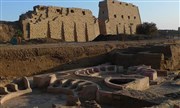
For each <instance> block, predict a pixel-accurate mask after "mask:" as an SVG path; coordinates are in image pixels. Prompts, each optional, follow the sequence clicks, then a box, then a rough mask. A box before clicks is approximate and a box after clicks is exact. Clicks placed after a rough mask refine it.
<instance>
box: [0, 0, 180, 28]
mask: <svg viewBox="0 0 180 108" xmlns="http://www.w3.org/2000/svg"><path fill="white" fill-rule="evenodd" d="M99 1H102V0H1V5H0V20H5V21H15V20H18V18H19V15H20V14H22V13H25V12H27V11H28V10H32V9H33V6H35V5H46V6H60V7H78V8H84V9H90V10H91V11H92V12H93V15H94V16H96V17H97V16H98V11H99V7H98V3H99ZM119 1H123V2H129V3H133V4H135V5H137V6H138V7H139V10H140V14H141V20H142V22H154V23H156V24H157V27H158V28H159V29H176V30H177V28H178V26H179V27H180V0H119Z"/></svg>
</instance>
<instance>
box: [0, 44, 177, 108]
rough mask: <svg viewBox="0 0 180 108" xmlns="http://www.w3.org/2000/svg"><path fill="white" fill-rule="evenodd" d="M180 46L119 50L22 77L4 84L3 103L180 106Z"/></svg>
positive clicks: (42, 107)
mask: <svg viewBox="0 0 180 108" xmlns="http://www.w3.org/2000/svg"><path fill="white" fill-rule="evenodd" d="M179 48H180V46H179V44H164V45H161V44H158V45H144V46H139V47H128V48H125V49H116V50H112V51H110V52H108V54H107V55H106V58H111V59H107V61H105V62H103V64H99V65H94V66H93V65H91V66H89V67H84V68H82V67H81V68H76V69H75V68H74V69H73V70H66V71H60V72H59V71H57V72H54V73H49V74H41V75H34V76H31V77H23V78H20V79H17V80H14V81H12V82H11V83H9V84H6V85H3V86H1V87H0V107H2V108H4V107H5V108H6V107H13V106H17V107H20V108H21V107H22V108H23V107H30V108H33V107H39V108H66V107H68V108H81V107H82V108H101V107H102V108H120V107H121V108H179V107H180V103H179V102H180V101H179V100H180V88H179V87H180V73H179V72H176V71H172V70H179V69H180V67H179V66H180V65H179V64H180V60H179V56H180V51H179ZM47 100H48V101H47ZM22 103H23V104H22Z"/></svg>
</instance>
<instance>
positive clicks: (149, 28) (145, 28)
mask: <svg viewBox="0 0 180 108" xmlns="http://www.w3.org/2000/svg"><path fill="white" fill-rule="evenodd" d="M136 34H143V35H157V34H158V29H157V27H156V24H155V23H148V22H144V23H143V24H139V25H137V27H136Z"/></svg>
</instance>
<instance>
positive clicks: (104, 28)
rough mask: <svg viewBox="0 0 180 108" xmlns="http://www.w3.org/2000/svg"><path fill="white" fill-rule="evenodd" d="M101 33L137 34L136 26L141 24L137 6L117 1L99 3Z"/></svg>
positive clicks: (105, 0)
mask: <svg viewBox="0 0 180 108" xmlns="http://www.w3.org/2000/svg"><path fill="white" fill-rule="evenodd" d="M98 19H99V26H100V27H99V28H100V33H101V34H104V35H107V34H112V35H114V34H135V32H136V26H137V25H138V24H141V18H140V13H139V9H138V7H137V6H135V5H133V4H130V3H125V2H119V1H115V0H104V1H102V2H100V3H99V18H98Z"/></svg>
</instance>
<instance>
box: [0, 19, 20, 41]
mask: <svg viewBox="0 0 180 108" xmlns="http://www.w3.org/2000/svg"><path fill="white" fill-rule="evenodd" d="M19 28H20V27H19V23H18V21H16V22H6V21H0V43H3V42H6V41H10V39H11V38H12V36H13V35H14V34H15V32H16V31H17V30H18V29H19Z"/></svg>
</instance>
